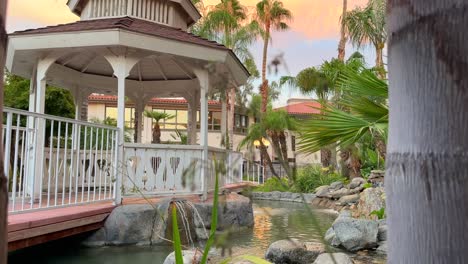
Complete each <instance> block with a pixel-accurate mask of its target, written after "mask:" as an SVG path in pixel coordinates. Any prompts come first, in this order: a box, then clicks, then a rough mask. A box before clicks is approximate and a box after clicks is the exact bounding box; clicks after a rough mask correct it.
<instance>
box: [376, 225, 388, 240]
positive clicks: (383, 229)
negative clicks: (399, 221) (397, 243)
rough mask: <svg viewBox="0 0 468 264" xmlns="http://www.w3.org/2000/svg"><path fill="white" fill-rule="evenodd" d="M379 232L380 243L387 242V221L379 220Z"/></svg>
mask: <svg viewBox="0 0 468 264" xmlns="http://www.w3.org/2000/svg"><path fill="white" fill-rule="evenodd" d="M378 222H379V231H378V234H377V239H378V240H379V241H386V240H387V230H388V228H387V223H386V221H385V220H383V221H381V220H379V221H378Z"/></svg>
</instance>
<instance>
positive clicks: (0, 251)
mask: <svg viewBox="0 0 468 264" xmlns="http://www.w3.org/2000/svg"><path fill="white" fill-rule="evenodd" d="M6 5H7V1H0V45H1V46H0V65H1V67H0V78H1V79H0V112H2V113H3V73H4V72H3V71H4V66H5V53H6V52H5V50H6V43H7V34H6V31H5V18H6ZM2 118H3V115H1V116H0V124H1V123H2ZM1 136H2V130H0V138H1ZM0 153H1V155H0V263H7V257H8V250H7V248H8V242H7V241H8V239H7V217H8V189H7V184H8V180H7V179H8V178H7V177H6V176H5V175H4V170H3V169H4V165H5V164H3V155H4V153H3V146H1V148H0Z"/></svg>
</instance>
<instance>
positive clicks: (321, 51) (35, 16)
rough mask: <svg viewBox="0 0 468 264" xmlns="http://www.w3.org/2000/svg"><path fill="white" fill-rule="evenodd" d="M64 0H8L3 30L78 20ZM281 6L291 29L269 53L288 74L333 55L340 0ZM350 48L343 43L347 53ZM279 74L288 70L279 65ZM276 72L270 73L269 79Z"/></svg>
mask: <svg viewBox="0 0 468 264" xmlns="http://www.w3.org/2000/svg"><path fill="white" fill-rule="evenodd" d="M66 2H67V0H13V1H9V8H8V17H7V20H8V21H7V31H8V32H13V31H16V30H22V29H28V28H37V27H43V26H47V25H56V24H61V23H68V22H73V21H76V20H78V17H76V16H75V15H74V14H72V13H71V12H70V10H69V9H68V7H67V6H66ZM217 2H219V0H205V3H206V5H212V4H216V3H217ZM257 2H258V0H241V3H242V4H244V5H246V6H248V7H251V8H253V7H254V6H255V4H256V3H257ZM366 2H367V0H348V5H349V8H350V9H351V8H353V7H355V6H357V5H364V4H365V3H366ZM283 3H284V4H285V6H286V7H287V8H288V9H290V10H291V11H292V13H293V15H294V20H293V21H292V22H291V23H290V24H291V29H290V30H289V31H286V32H276V33H274V34H273V43H272V48H271V49H270V53H269V54H270V57H273V56H274V55H276V54H279V53H284V57H285V59H286V62H287V65H288V67H289V70H290V74H292V75H295V74H297V73H298V72H299V71H300V70H302V69H304V68H306V67H310V66H317V65H320V64H321V63H322V62H323V61H324V60H329V59H331V58H332V57H336V55H337V46H338V38H339V17H340V15H341V8H342V6H341V5H342V0H283ZM352 51H354V48H353V47H352V46H350V45H348V47H347V53H348V54H347V55H349V54H351V52H352ZM252 52H253V54H254V56H255V57H256V61H257V66H260V59H261V44H260V43H257V44H255V45H253V47H252ZM361 52H362V53H364V54H365V56H366V59H367V62H368V63H369V64H373V61H374V53H373V50H372V48H370V47H369V48H364V49H363V50H361ZM280 70H281V72H280V73H279V75H287V74H289V73H288V72H286V71H285V70H283V69H280ZM278 77H279V76H274V75H272V76H270V79H271V80H274V79H278ZM289 96H293V97H297V96H298V95H297V93H294V92H293V93H290V92H289V91H285V92H283V95H282V98H281V102H280V103H279V104H284V103H285V101H286V99H287V97H289Z"/></svg>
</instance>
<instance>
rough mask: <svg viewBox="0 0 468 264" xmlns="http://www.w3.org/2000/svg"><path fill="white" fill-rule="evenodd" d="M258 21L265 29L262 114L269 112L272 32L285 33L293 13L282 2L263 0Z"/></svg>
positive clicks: (258, 8)
mask: <svg viewBox="0 0 468 264" xmlns="http://www.w3.org/2000/svg"><path fill="white" fill-rule="evenodd" d="M256 11H257V12H256V16H257V21H258V23H260V25H261V26H262V29H263V34H262V37H263V57H262V86H261V94H262V102H263V103H262V112H263V113H265V112H266V111H267V105H268V81H267V79H266V67H267V56H268V44H269V42H270V38H271V30H272V29H274V30H278V31H283V30H287V29H288V28H289V26H288V24H287V23H286V22H287V21H289V20H291V19H292V14H291V11H289V10H288V9H286V8H285V7H284V5H283V2H282V1H280V0H261V1H260V2H259V3H258V4H257V6H256Z"/></svg>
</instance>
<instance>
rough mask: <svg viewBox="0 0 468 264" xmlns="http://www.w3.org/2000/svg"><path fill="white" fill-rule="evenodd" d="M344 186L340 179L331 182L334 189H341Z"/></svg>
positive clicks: (331, 187)
mask: <svg viewBox="0 0 468 264" xmlns="http://www.w3.org/2000/svg"><path fill="white" fill-rule="evenodd" d="M343 187H344V184H343V183H342V182H340V181H337V182H334V183H332V184H330V189H333V190H339V189H341V188H343Z"/></svg>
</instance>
